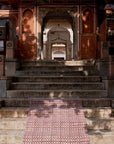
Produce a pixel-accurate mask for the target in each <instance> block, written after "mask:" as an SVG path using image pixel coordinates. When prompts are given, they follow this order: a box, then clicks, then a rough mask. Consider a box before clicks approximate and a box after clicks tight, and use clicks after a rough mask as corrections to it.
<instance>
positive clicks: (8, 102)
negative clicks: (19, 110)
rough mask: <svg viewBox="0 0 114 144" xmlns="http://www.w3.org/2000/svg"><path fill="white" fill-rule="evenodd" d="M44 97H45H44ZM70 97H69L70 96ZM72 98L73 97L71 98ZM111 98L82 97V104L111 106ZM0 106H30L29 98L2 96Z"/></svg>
mask: <svg viewBox="0 0 114 144" xmlns="http://www.w3.org/2000/svg"><path fill="white" fill-rule="evenodd" d="M40 99H41V98H40ZM45 99H46V98H45ZM70 99H71V98H70ZM72 100H74V99H72ZM112 101H113V99H109V98H83V99H82V105H83V107H85V108H87V107H90V108H96V107H111V106H112ZM1 105H2V107H4V108H5V107H23V108H25V107H27V108H28V107H30V98H19V97H17V98H3V99H1Z"/></svg>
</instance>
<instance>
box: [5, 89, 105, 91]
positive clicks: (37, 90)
mask: <svg viewBox="0 0 114 144" xmlns="http://www.w3.org/2000/svg"><path fill="white" fill-rule="evenodd" d="M61 91H63V92H107V91H106V90H82V89H79V90H75V89H68V90H67V89H58V90H57V89H53V90H48V89H45V90H7V92H61Z"/></svg>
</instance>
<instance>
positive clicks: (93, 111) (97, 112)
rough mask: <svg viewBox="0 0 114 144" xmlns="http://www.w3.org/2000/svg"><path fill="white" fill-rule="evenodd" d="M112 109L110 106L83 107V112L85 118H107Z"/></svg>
mask: <svg viewBox="0 0 114 144" xmlns="http://www.w3.org/2000/svg"><path fill="white" fill-rule="evenodd" d="M111 113H112V109H111V108H110V107H97V108H91V107H90V108H85V109H84V114H85V117H86V118H109V117H111Z"/></svg>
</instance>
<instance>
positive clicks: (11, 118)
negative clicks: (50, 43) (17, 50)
mask: <svg viewBox="0 0 114 144" xmlns="http://www.w3.org/2000/svg"><path fill="white" fill-rule="evenodd" d="M31 98H61V99H64V98H65V99H74V98H81V99H82V104H83V109H84V112H85V117H86V120H87V128H88V134H89V136H90V143H91V144H102V143H103V144H107V143H110V144H112V143H113V141H114V118H112V117H111V116H110V115H111V113H112V108H111V105H112V99H111V98H108V94H107V90H106V88H105V83H104V82H103V80H102V77H100V76H99V74H98V71H97V69H96V67H95V64H94V61H91V60H82V61H81V60H78V61H66V62H64V61H60V62H59V61H23V62H22V63H21V67H20V69H19V70H18V71H17V72H16V75H15V76H14V77H13V78H12V83H11V85H10V89H9V90H7V97H6V98H3V99H2V101H1V105H2V108H1V109H0V144H15V143H17V144H22V143H23V135H24V130H25V127H26V122H27V116H28V111H29V106H30V99H31Z"/></svg>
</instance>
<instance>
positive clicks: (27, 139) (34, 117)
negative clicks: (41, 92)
mask: <svg viewBox="0 0 114 144" xmlns="http://www.w3.org/2000/svg"><path fill="white" fill-rule="evenodd" d="M24 144H89V137H88V134H87V130H86V121H85V118H84V113H83V110H82V105H81V101H80V100H38V99H36V100H32V101H31V108H30V112H29V118H28V122H27V128H26V131H25V136H24Z"/></svg>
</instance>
